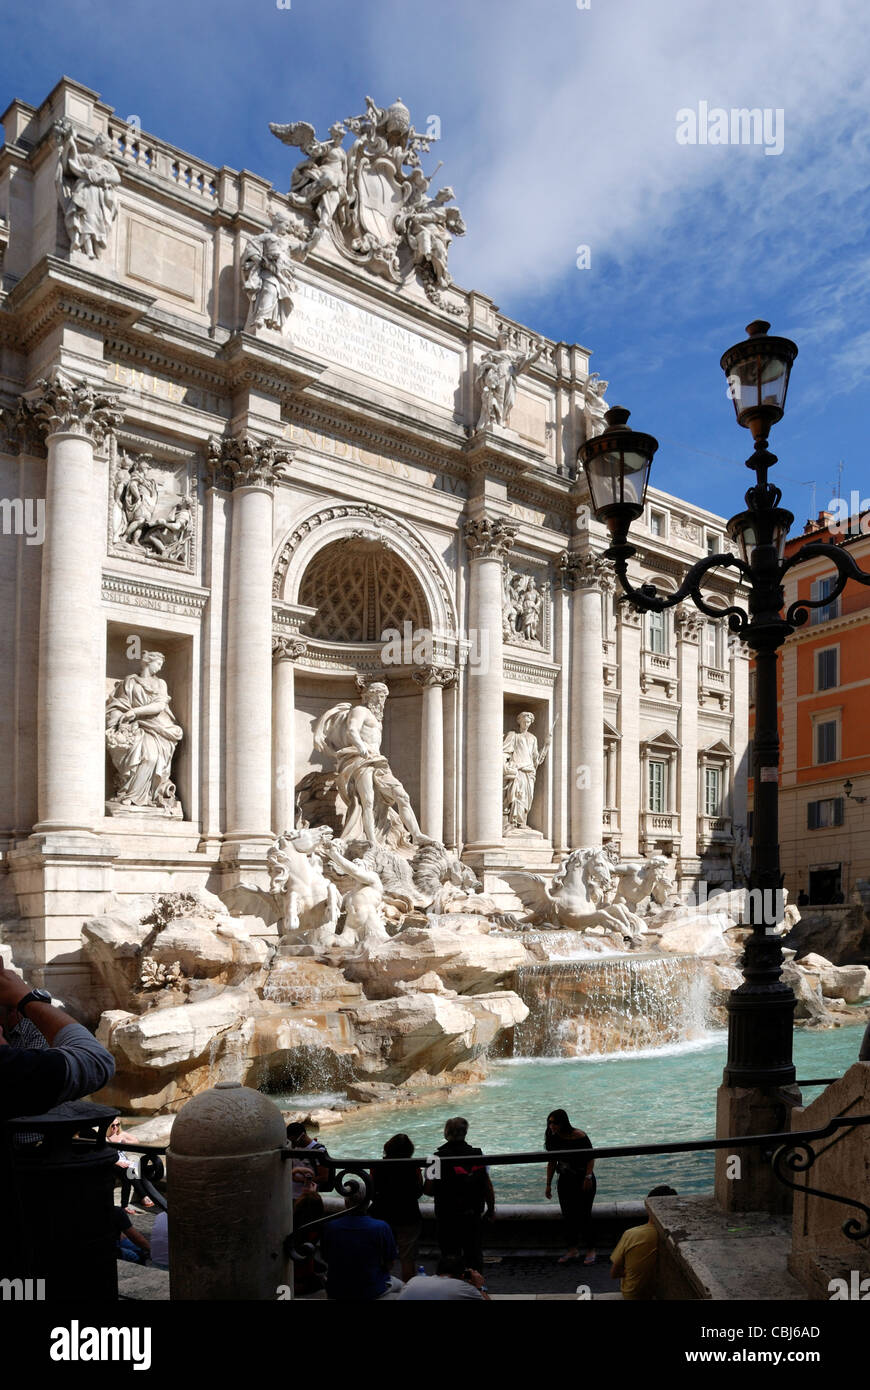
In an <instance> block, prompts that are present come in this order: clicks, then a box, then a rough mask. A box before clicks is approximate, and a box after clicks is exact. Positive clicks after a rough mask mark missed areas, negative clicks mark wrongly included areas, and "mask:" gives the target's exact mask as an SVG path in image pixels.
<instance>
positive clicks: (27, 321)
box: [4, 256, 154, 348]
mask: <svg viewBox="0 0 870 1390" xmlns="http://www.w3.org/2000/svg"><path fill="white" fill-rule="evenodd" d="M153 304H154V296H153V295H148V294H142V293H140V292H139V291H137V290H133V289H131V288H130V287H129V286H126V285H120V284H119V283H118V282H117V281H116V280H109V279H107V278H106V277H105V276H103V275H99V274H97V273H96V272H95V271H93V270H87V269H85V268H84V267H82V266H77V265H71V264H70V263H69V262H68V261H63V260H60V259H59V258H58V257H57V256H43V257H42V259H41V260H40V261H38V262H37V263H36V265H35V266H33V267H32V268H31V269H30V270H29V271H28V272H27V274H26V275H25V276H24V278H23V279H22V280H19V282H18V284H17V285H15V287H14V288H13V289H12V290H11V291H10V292H9V294H8V295H7V297H6V301H5V304H4V310H5V312H6V313H8V314H9V315H10V319H11V320H12V322H13V325H14V329H15V331H16V332H17V335H18V338H19V341H20V342H21V345H22V346H23V347H25V348H31V347H33V346H34V345H35V344H36V343H38V342H39V341H40V339H41V338H43V337H44V336H45V334H46V333H48V332H49V331H50V330H51V329H52V328H53V327H54V326H55V325H56V324H58V323H62V322H65V321H67V320H72V321H73V322H80V323H81V322H84V323H87V324H88V325H89V326H91V327H96V328H104V329H106V330H114V331H115V332H117V330H118V327H119V326H121V325H129V324H132V323H134V322H135V321H136V320H137V319H139V318H140V317H141V316H142V315H143V314H145V313H146V312H147V311H148V310H149V309H151V307H152V305H153Z"/></svg>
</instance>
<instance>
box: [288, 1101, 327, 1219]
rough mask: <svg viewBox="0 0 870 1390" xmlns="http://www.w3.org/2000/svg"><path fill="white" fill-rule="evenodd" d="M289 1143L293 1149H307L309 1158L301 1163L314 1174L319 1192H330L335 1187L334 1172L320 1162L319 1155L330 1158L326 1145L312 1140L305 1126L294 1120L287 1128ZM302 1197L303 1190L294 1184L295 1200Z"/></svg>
mask: <svg viewBox="0 0 870 1390" xmlns="http://www.w3.org/2000/svg"><path fill="white" fill-rule="evenodd" d="M287 1142H288V1143H289V1145H290V1147H291V1149H306V1150H307V1151H308V1156H307V1157H305V1158H300V1159H299V1160H298V1162H299V1163H302V1164H307V1166H308V1167H309V1168H310V1169H311V1171H312V1173H313V1174H314V1178H315V1181H316V1183H317V1188H318V1191H319V1192H328V1191H329V1189H330V1188H331V1187H333V1186H334V1180H333V1176H332V1170H331V1169H330V1168H328V1167H327V1165H326V1164H325V1163H319V1162H318V1155H322V1156H323V1157H325V1158H329V1154H328V1153H327V1151H326V1145H325V1144H321V1142H320V1140H319V1139H312V1138H311V1136H310V1135H309V1134H308V1132H307V1130H306V1128H305V1125H304V1124H303V1123H301V1122H300V1121H298V1120H294V1121H293V1122H292V1123H291V1124H289V1125H288V1126H287ZM301 1196H302V1189H301V1187H300V1186H299V1184H298V1182H296V1180H295V1179H294V1182H293V1200H294V1202H295V1201H296V1198H297V1197H301Z"/></svg>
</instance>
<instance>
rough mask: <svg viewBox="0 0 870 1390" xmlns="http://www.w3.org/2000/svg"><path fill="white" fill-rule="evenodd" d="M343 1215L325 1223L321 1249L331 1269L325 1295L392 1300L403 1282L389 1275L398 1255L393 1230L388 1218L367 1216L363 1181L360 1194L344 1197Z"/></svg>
mask: <svg viewBox="0 0 870 1390" xmlns="http://www.w3.org/2000/svg"><path fill="white" fill-rule="evenodd" d="M344 1205H345V1207H346V1208H347V1210H346V1212H345V1214H344V1216H339V1217H337V1218H336V1219H335V1220H334V1221H327V1222H325V1224H324V1226H323V1228H322V1232H321V1236H320V1249H321V1251H322V1252H323V1258H324V1259H325V1260H326V1263H327V1266H328V1269H327V1276H326V1296H327V1298H329V1299H331V1300H332V1301H333V1302H334V1303H372V1302H374V1300H375V1299H379V1298H383V1299H393V1298H396V1297H397V1296H398V1294H399V1293H400V1292H401V1289H402V1284H401V1283H400V1281H399V1280H398V1279H394V1278H393V1277H392V1276H391V1274H390V1268H391V1266H392V1264H393V1262H394V1261H395V1260H396V1258H397V1256H398V1253H399V1252H398V1250H397V1249H396V1242H395V1240H394V1239H393V1233H392V1231H391V1230H390V1228H389V1226H388V1225H387V1223H386V1221H377V1220H375V1218H374V1217H373V1216H369V1215H368V1205H369V1203H368V1198H367V1197H366V1195H365V1189H364V1187H363V1185H362V1183H361V1182H360V1183H359V1188H358V1193H357V1195H355V1196H350V1197H346V1198H345V1202H344Z"/></svg>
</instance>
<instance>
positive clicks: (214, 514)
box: [0, 78, 862, 1112]
mask: <svg viewBox="0 0 870 1390" xmlns="http://www.w3.org/2000/svg"><path fill="white" fill-rule="evenodd" d="M4 122H5V130H6V143H5V146H4V148H3V151H2V155H0V270H2V280H0V332H2V342H3V355H2V358H0V409H2V414H0V470H2V474H3V483H2V488H3V492H4V496H5V498H6V501H5V502H4V504H3V505H4V511H3V520H4V539H3V546H2V549H0V582H2V585H3V591H4V594H5V596H6V604H5V608H4V612H5V614H6V616H7V621H5V622H4V624H3V630H2V642H3V644H4V653H3V654H4V660H3V661H2V663H0V683H2V699H0V709H2V711H3V713H2V718H3V720H4V735H5V737H4V739H3V749H4V753H3V757H2V760H0V806H2V812H0V814H2V816H3V818H4V819H3V824H2V825H0V855H2V868H3V876H2V880H0V883H2V899H0V922H2V926H0V950H2V953H3V958H4V959H5V960H9V959H12V960H14V962H15V963H16V964H17V965H18V966H19V967H20V968H22V969H23V970H24V971H26V972H27V974H28V976H29V977H30V978H33V979H35V980H37V981H38V982H40V983H44V984H47V985H48V986H49V987H50V988H51V989H52V990H53V991H54V993H55V994H56V995H57V996H58V997H60V998H63V999H64V1000H65V1001H66V1002H67V1003H68V1005H69V1006H70V1007H71V1008H72V1009H73V1010H74V1011H76V1012H77V1013H78V1014H79V1015H80V1016H81V1017H83V1018H85V1019H86V1020H88V1021H89V1022H91V1023H92V1024H93V1025H94V1026H98V1027H99V1031H100V1035H101V1036H102V1037H103V1038H105V1040H106V1041H107V1042H108V1044H109V1046H110V1047H111V1048H112V1050H113V1052H114V1053H115V1055H116V1058H117V1060H118V1075H117V1079H116V1083H115V1098H116V1099H118V1100H119V1101H120V1102H121V1103H123V1104H124V1106H125V1107H127V1108H129V1109H132V1110H138V1111H140V1112H155V1111H161V1110H173V1109H175V1108H177V1107H178V1106H179V1105H180V1104H181V1103H182V1102H183V1100H184V1099H185V1098H186V1097H187V1096H188V1095H190V1094H191V1093H193V1092H195V1091H197V1090H198V1089H201V1088H202V1087H204V1086H207V1085H209V1084H213V1083H214V1081H216V1080H218V1079H220V1078H221V1077H226V1076H232V1077H233V1079H243V1080H245V1081H247V1082H249V1083H250V1084H254V1085H264V1086H270V1087H280V1088H282V1089H287V1088H292V1089H298V1088H299V1087H306V1086H309V1085H312V1084H340V1085H341V1086H342V1087H343V1088H344V1089H346V1091H347V1093H348V1095H349V1096H350V1097H351V1098H356V1099H357V1100H360V1101H361V1100H365V1099H371V1098H372V1097H377V1096H383V1095H386V1094H387V1093H388V1092H389V1093H392V1090H393V1089H394V1088H396V1087H399V1088H404V1092H405V1093H411V1092H413V1091H415V1090H418V1089H420V1088H423V1089H425V1088H426V1087H427V1086H431V1085H440V1084H443V1083H444V1080H445V1078H447V1079H449V1080H450V1081H451V1082H455V1081H456V1080H463V1079H465V1080H471V1079H474V1078H475V1077H478V1076H479V1075H480V1074H481V1072H482V1069H483V1068H484V1067H485V1058H486V1054H487V1052H488V1051H489V1050H495V1051H498V1050H502V1051H504V1050H505V1049H510V1048H515V1049H519V1050H520V1051H522V1050H523V1049H533V1050H534V1049H538V1050H541V1049H544V1050H552V1049H554V1048H555V1049H558V1048H564V1049H566V1050H569V1051H570V1049H572V1048H573V1049H577V1048H580V1049H585V1050H589V1049H592V1050H595V1049H601V1050H608V1049H612V1048H621V1047H625V1046H626V1045H634V1043H636V1042H637V1041H638V1040H641V1041H643V1040H646V1042H647V1043H649V1042H650V1041H655V1040H657V1039H661V1038H667V1037H669V1036H670V1035H671V1034H672V1033H673V1032H674V1031H675V1030H676V1031H678V1032H679V1030H680V1029H685V1028H687V1027H692V1026H694V1024H692V1023H691V1020H689V1021H686V1019H683V1021H682V1022H680V1018H679V1017H677V1016H676V1015H675V1012H674V1008H672V1007H671V1004H675V1003H676V1001H677V1000H681V999H683V998H685V997H686V996H687V995H689V996H691V997H692V998H693V999H696V998H698V999H699V998H700V997H701V995H700V994H699V993H698V991H701V992H703V990H705V989H707V987H708V985H709V988H710V989H711V990H712V995H711V998H712V1000H713V1007H715V1006H716V1001H717V999H718V998H719V996H720V995H721V994H722V992H723V991H725V990H727V989H728V988H730V987H731V985H732V984H733V983H734V982H735V972H734V959H735V949H736V947H738V946H739V934H740V932H739V927H736V926H735V925H734V922H735V914H734V912H733V911H730V915H729V910H730V909H731V908H733V906H734V904H733V902H732V901H731V900H730V899H728V900H727V901H726V900H723V906H724V908H725V910H724V911H722V912H712V913H711V912H707V911H705V912H704V913H702V914H700V915H699V914H698V913H697V912H694V911H693V909H692V907H691V905H687V899H688V895H689V894H692V893H694V894H696V895H697V893H698V891H699V886H706V887H707V888H709V891H710V892H711V893H712V892H714V891H718V892H720V893H724V892H727V891H728V890H730V889H732V888H734V887H735V886H738V887H739V885H740V884H741V883H742V882H743V881H744V878H745V871H746V835H745V821H746V744H747V709H748V684H747V665H748V654H747V652H746V651H745V650H743V649H742V648H741V647H740V646H739V645H735V644H734V643H732V642H729V641H728V640H727V634H726V631H725V627H724V623H723V622H719V621H715V620H711V621H709V622H707V623H702V622H701V621H700V618H699V616H698V615H697V614H694V613H691V612H684V611H682V610H678V611H677V612H676V613H675V614H674V615H672V618H669V619H668V620H667V621H665V622H663V623H658V622H655V623H654V622H653V621H651V620H644V621H643V622H642V621H641V618H640V615H639V614H637V613H635V612H633V611H631V609H630V608H628V607H627V606H626V605H624V604H620V603H618V602H617V597H616V594H615V592H614V590H615V586H614V583H613V578H612V575H611V573H610V568H609V565H608V564H607V562H606V561H605V560H604V559H602V552H603V551H604V549H605V548H606V545H607V538H606V534H605V532H604V531H603V529H602V528H601V527H600V526H598V524H597V523H596V522H595V521H594V519H593V518H592V516H591V513H590V509H589V506H588V498H587V494H586V490H585V484H584V482H583V479H582V477H578V476H577V470H576V457H577V449H578V446H579V445H580V444H581V443H582V442H583V440H584V439H586V438H587V437H588V436H589V435H590V433H592V434H594V433H596V432H598V431H600V429H601V428H602V418H603V413H604V410H605V408H606V404H605V400H604V392H605V389H606V387H607V383H606V382H605V381H603V380H602V379H601V377H600V376H599V374H598V373H597V372H595V371H592V370H590V352H589V350H588V349H587V348H584V347H582V346H580V345H577V344H567V343H556V342H550V341H547V340H545V339H543V338H541V337H539V336H538V335H536V334H534V333H532V332H530V331H529V330H528V329H526V328H524V327H523V326H522V325H520V324H517V323H515V322H513V321H511V320H510V319H508V318H506V317H505V316H504V315H502V314H501V313H500V312H499V310H498V307H497V306H496V305H495V304H494V303H493V302H492V300H491V299H489V298H487V296H486V295H485V294H481V293H479V292H477V291H466V290H463V289H461V288H460V287H459V286H458V285H457V284H455V282H454V281H453V278H452V275H451V273H450V269H449V253H450V247H451V243H452V242H453V240H454V239H455V238H457V237H461V236H462V235H464V233H465V231H466V228H465V223H464V221H463V218H462V215H461V213H460V212H459V209H458V208H457V206H456V203H455V199H454V196H453V191H452V190H451V189H449V188H446V187H443V188H440V189H438V190H437V191H435V190H431V189H430V183H431V177H430V176H428V175H427V174H426V173H425V172H424V166H427V167H428V166H429V165H431V164H432V163H434V159H433V157H432V155H431V150H430V147H431V143H432V139H433V136H431V135H429V134H426V133H421V132H420V131H417V130H415V128H414V126H413V124H412V122H411V117H410V113H409V112H408V111H407V109H406V108H405V107H404V106H403V105H402V103H401V102H398V101H397V102H394V103H393V104H392V105H389V106H385V107H383V108H381V107H379V106H377V105H376V103H375V102H374V101H372V99H371V98H366V100H365V109H364V110H363V111H362V112H360V113H358V114H356V115H352V116H349V117H347V118H346V119H344V120H343V121H341V122H338V123H336V125H334V126H333V127H332V128H331V129H330V132H329V138H328V139H325V140H319V139H318V138H317V135H316V132H315V131H314V129H313V128H312V127H311V126H310V125H309V124H308V123H307V122H305V121H301V120H297V121H293V122H290V123H289V124H280V125H275V126H273V127H272V131H273V134H274V135H275V136H276V137H277V138H279V139H280V140H281V141H282V142H283V143H284V144H286V145H289V146H290V147H291V148H293V149H295V150H297V151H298V152H299V154H300V156H301V158H300V160H299V162H298V163H297V164H296V166H295V167H294V168H293V169H292V172H291V174H290V188H289V192H287V193H281V192H279V191H277V190H276V189H275V188H273V187H272V185H271V184H269V183H268V182H267V181H266V180H265V179H262V178H259V177H258V176H257V175H255V174H253V173H250V172H248V171H245V172H242V173H238V172H237V171H235V170H232V169H229V168H226V167H222V168H216V167H213V166H210V165H208V164H206V163H204V162H203V161H201V160H197V159H196V158H194V157H192V156H190V155H188V154H186V153H185V152H184V151H181V150H179V149H176V148H175V147H173V146H171V145H169V144H167V143H166V142H164V141H161V140H158V139H156V138H153V137H151V136H148V135H147V134H146V133H145V132H143V131H141V130H139V129H138V128H136V129H134V128H133V127H131V126H128V125H127V124H126V123H125V122H123V121H120V120H119V119H118V118H117V117H116V116H115V115H114V111H113V108H111V107H110V106H107V105H106V104H105V103H104V102H102V101H101V100H100V98H99V95H98V94H97V93H95V92H93V91H91V90H90V89H88V88H86V87H83V86H82V85H81V84H79V83H77V82H75V81H73V80H70V79H67V78H64V79H63V80H62V81H61V82H59V83H58V85H57V86H56V87H55V89H54V90H53V91H52V92H51V93H50V95H49V97H48V98H47V99H46V101H45V102H43V103H42V104H41V105H40V106H39V107H38V108H37V107H33V106H31V105H29V104H28V103H26V102H23V101H20V100H16V101H13V102H12V104H11V105H10V106H9V107H8V109H7V110H6V113H5V116H4ZM264 138H269V137H268V135H267V133H265V132H264ZM644 527H645V529H644ZM638 530H639V531H640V532H642V536H641V543H640V545H639V548H638V554H637V556H636V559H635V561H634V562H633V569H632V578H633V580H634V581H635V582H636V583H640V582H642V581H647V580H649V581H652V582H655V583H656V584H658V585H659V586H660V588H663V589H668V588H671V589H673V588H674V587H675V586H676V584H677V582H678V576H679V575H680V574H681V572H682V570H683V568H684V566H685V564H686V563H687V562H690V561H691V560H694V559H697V558H698V557H699V556H700V555H702V554H705V553H707V551H708V549H709V548H718V549H720V550H721V549H722V548H723V546H726V545H727V542H725V541H724V540H723V521H722V519H721V518H720V517H718V516H715V515H713V514H712V513H709V512H706V511H704V510H702V509H700V508H697V507H694V506H691V505H690V504H688V503H685V502H682V501H679V500H678V499H675V498H673V497H670V496H668V495H666V494H663V493H658V492H656V491H655V490H653V491H651V493H650V504H649V508H648V513H647V515H646V516H645V518H644V520H643V524H642V525H641V526H639V528H638ZM714 543H715V545H714ZM707 592H708V597H709V599H710V601H711V602H712V603H714V605H717V606H719V607H721V608H722V610H723V611H724V610H725V609H726V608H727V607H728V605H729V604H730V603H732V602H733V601H734V600H735V598H737V599H738V600H739V593H737V591H736V590H735V582H734V578H733V576H732V575H731V574H730V573H722V574H718V575H713V576H711V578H710V583H709V588H708V591H707ZM699 962H707V963H706V964H703V965H702V964H699ZM687 983H689V984H690V985H691V988H689V989H687V988H686V985H687ZM861 987H862V986H861V983H860V982H859V983H858V984H856V985H855V988H856V989H860V988H861ZM829 992H830V991H829ZM810 993H811V994H813V997H814V998H815V994H814V993H813V990H812V989H811V990H810ZM818 997H819V999H821V993H820V992H819V996H818ZM668 1000H670V1001H671V1004H669V1003H668V1002H667V1001H668ZM699 1007H700V1006H699ZM819 1008H822V1006H821V1005H819ZM807 1009H808V1010H810V1012H812V1010H811V1008H810V1005H809V1004H807ZM677 1013H679V1011H677ZM687 1017H688V1016H687ZM698 1017H699V1018H700V1017H701V1014H698Z"/></svg>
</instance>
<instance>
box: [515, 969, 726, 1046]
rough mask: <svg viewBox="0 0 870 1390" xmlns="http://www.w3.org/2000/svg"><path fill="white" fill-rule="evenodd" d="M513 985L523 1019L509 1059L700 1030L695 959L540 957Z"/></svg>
mask: <svg viewBox="0 0 870 1390" xmlns="http://www.w3.org/2000/svg"><path fill="white" fill-rule="evenodd" d="M516 988H517V992H518V994H519V995H520V996H521V998H522V999H523V1001H524V1002H525V1003H526V1004H527V1005H528V1007H529V1016H528V1018H527V1019H526V1021H525V1022H524V1023H521V1024H519V1025H518V1026H517V1027H516V1028H515V1029H514V1037H513V1049H512V1051H513V1055H514V1056H515V1057H584V1056H589V1055H592V1054H601V1053H618V1052H641V1051H646V1050H647V1049H649V1048H655V1047H663V1046H665V1045H667V1044H673V1043H680V1042H688V1041H690V1040H692V1039H695V1038H700V1037H703V1035H704V1034H705V1032H706V1031H707V1026H708V1025H707V1003H708V997H709V991H710V985H709V978H708V975H707V972H706V971H705V970H704V967H703V963H702V962H701V961H700V960H699V959H698V958H697V957H695V956H639V955H611V956H598V957H594V958H591V959H590V958H587V959H584V960H559V961H547V962H542V963H540V964H534V965H527V966H523V967H522V968H521V969H520V970H518V971H517V985H516Z"/></svg>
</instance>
